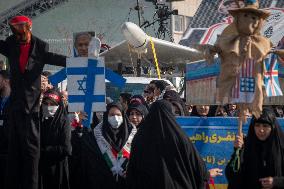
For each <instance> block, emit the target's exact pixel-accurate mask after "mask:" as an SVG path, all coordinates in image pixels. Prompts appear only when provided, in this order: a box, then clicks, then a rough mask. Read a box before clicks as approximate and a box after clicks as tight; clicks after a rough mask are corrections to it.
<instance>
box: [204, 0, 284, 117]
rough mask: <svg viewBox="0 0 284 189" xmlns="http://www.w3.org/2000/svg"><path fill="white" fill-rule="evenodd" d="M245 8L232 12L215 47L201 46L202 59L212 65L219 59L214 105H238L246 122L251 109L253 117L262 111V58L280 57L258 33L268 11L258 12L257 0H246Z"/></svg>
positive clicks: (263, 92)
mask: <svg viewBox="0 0 284 189" xmlns="http://www.w3.org/2000/svg"><path fill="white" fill-rule="evenodd" d="M244 3H245V7H242V8H237V9H231V10H229V13H230V14H231V15H232V16H233V17H234V21H233V23H231V24H230V25H229V26H227V27H226V28H225V29H224V31H223V32H222V33H221V35H220V36H218V39H217V41H216V43H215V45H214V46H212V45H201V46H199V50H201V51H203V53H204V56H205V58H206V59H207V60H208V61H209V62H213V59H214V55H215V54H216V53H217V54H218V56H219V57H220V59H221V70H220V75H219V78H218V88H217V99H216V101H217V103H221V104H226V103H232V104H237V105H238V107H239V109H240V113H239V117H240V121H242V122H245V121H246V114H247V112H248V110H251V112H252V114H253V115H254V116H255V117H259V116H260V114H261V111H262V105H263V100H264V96H265V91H264V90H263V84H264V80H263V79H264V62H263V61H264V59H265V58H266V57H267V56H268V54H269V53H275V54H277V55H279V56H280V57H282V56H283V54H284V52H283V51H282V50H272V46H273V44H272V42H271V41H270V40H269V39H268V38H266V37H265V36H263V35H262V34H261V29H262V28H263V25H264V22H265V20H266V19H267V18H268V17H269V15H270V12H269V11H267V10H262V9H259V2H258V0H245V1H244Z"/></svg>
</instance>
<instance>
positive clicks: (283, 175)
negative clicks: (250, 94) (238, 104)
mask: <svg viewBox="0 0 284 189" xmlns="http://www.w3.org/2000/svg"><path fill="white" fill-rule="evenodd" d="M234 147H235V149H236V148H241V151H240V157H241V158H240V168H239V169H237V167H236V165H237V163H233V162H235V161H233V159H235V157H236V151H235V152H234V153H233V155H232V159H231V161H230V162H229V164H228V165H227V167H226V177H227V179H228V181H229V187H228V188H229V189H234V188H236V189H237V188H242V189H261V188H264V189H270V188H284V156H283V152H284V150H283V149H284V148H283V147H284V135H283V133H282V131H281V128H280V126H279V124H278V122H277V120H276V118H275V114H274V113H273V111H272V110H270V109H267V108H266V109H263V111H262V115H261V116H260V118H259V119H256V118H255V117H253V119H252V121H251V124H250V127H249V131H248V135H247V137H246V138H245V141H244V139H243V137H241V136H237V137H236V141H235V143H234Z"/></svg>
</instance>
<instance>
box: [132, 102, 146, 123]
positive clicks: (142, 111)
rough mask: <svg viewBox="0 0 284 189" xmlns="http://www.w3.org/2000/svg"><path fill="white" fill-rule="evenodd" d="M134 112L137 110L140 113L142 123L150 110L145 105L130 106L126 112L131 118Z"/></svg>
mask: <svg viewBox="0 0 284 189" xmlns="http://www.w3.org/2000/svg"><path fill="white" fill-rule="evenodd" d="M132 110H136V111H138V112H139V113H140V114H141V115H142V121H143V120H144V119H145V117H146V116H147V115H148V113H149V112H148V109H147V108H146V106H144V105H143V104H130V106H129V107H128V109H127V112H126V114H127V117H129V116H130V112H131V111H132Z"/></svg>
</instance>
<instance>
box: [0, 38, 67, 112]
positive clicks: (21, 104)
mask: <svg viewBox="0 0 284 189" xmlns="http://www.w3.org/2000/svg"><path fill="white" fill-rule="evenodd" d="M0 53H1V54H3V55H4V56H6V57H7V58H8V62H9V65H10V72H11V89H12V91H11V103H12V104H13V105H12V107H13V109H14V110H21V111H24V112H25V113H31V112H39V100H40V93H41V90H40V89H41V72H42V70H43V67H44V65H45V64H51V65H56V66H64V67H65V66H66V57H65V56H62V55H57V54H54V53H50V52H48V44H47V43H46V42H44V41H42V40H41V39H39V38H37V37H35V36H32V38H31V47H30V51H29V58H28V63H27V65H26V69H25V72H24V73H22V72H21V71H20V67H19V57H20V43H19V42H18V41H17V40H16V37H15V36H14V35H12V36H10V37H8V38H7V39H6V40H5V41H2V40H1V41H0Z"/></svg>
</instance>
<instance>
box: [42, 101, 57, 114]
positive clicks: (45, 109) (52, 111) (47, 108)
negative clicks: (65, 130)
mask: <svg viewBox="0 0 284 189" xmlns="http://www.w3.org/2000/svg"><path fill="white" fill-rule="evenodd" d="M58 107H59V106H47V105H44V104H43V105H42V114H43V117H53V116H54V114H55V113H56V111H57V109H58Z"/></svg>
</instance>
